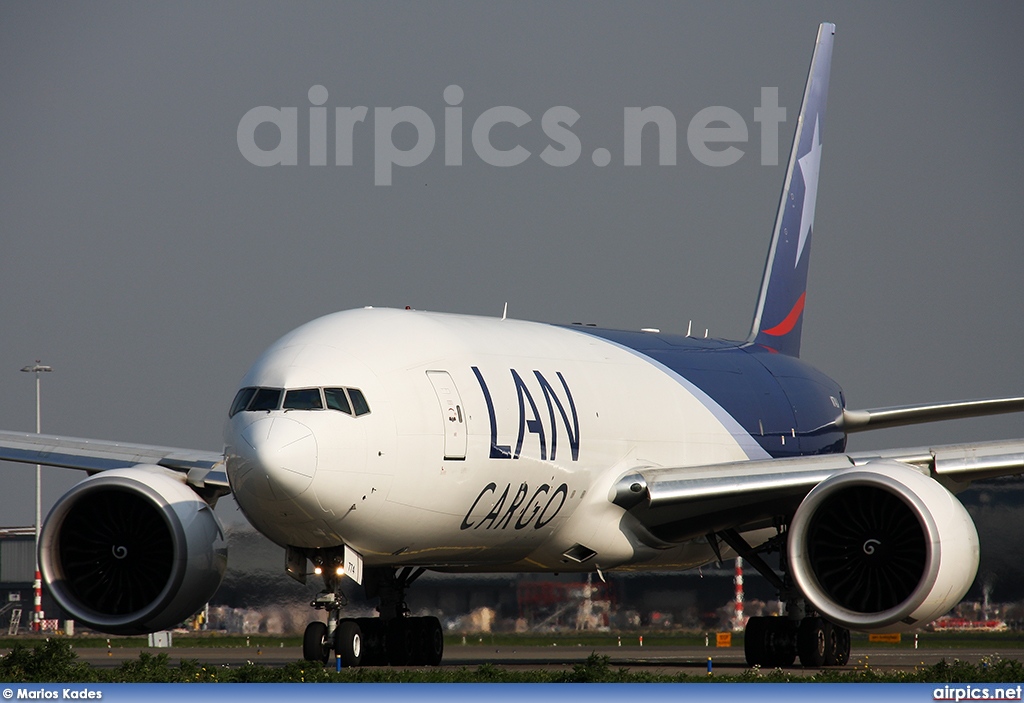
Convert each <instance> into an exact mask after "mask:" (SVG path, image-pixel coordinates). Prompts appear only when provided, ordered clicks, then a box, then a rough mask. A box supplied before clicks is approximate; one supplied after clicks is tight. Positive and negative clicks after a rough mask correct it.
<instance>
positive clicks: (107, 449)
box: [0, 432, 230, 494]
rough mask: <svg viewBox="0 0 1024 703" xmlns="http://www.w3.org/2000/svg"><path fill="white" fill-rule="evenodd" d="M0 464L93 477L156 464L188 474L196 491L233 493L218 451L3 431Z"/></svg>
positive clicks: (0, 433)
mask: <svg viewBox="0 0 1024 703" xmlns="http://www.w3.org/2000/svg"><path fill="white" fill-rule="evenodd" d="M0 461H16V462H20V463H25V464H42V465H44V466H57V467H60V468H65V469H80V470H82V471H87V472H89V473H90V474H94V473H98V472H100V471H109V470H110V469H122V468H126V467H130V466H135V465H137V464H156V465H157V466H162V467H164V468H167V469H171V470H173V471H180V472H183V473H185V474H187V475H188V483H189V485H190V486H193V487H194V488H208V489H213V490H216V491H217V493H218V494H225V493H228V492H230V488H229V486H228V478H227V474H226V473H225V471H224V456H223V455H222V454H221V453H219V452H206V451H198V450H194V449H177V448H174V447H157V446H153V445H149V444H128V443H126V442H110V441H104V440H97V439H80V438H77V437H58V436H56V435H45V434H32V433H28V432H26V433H22V432H0Z"/></svg>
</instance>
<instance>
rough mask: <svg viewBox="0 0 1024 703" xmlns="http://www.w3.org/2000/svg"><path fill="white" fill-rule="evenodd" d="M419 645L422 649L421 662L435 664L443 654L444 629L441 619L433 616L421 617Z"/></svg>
mask: <svg viewBox="0 0 1024 703" xmlns="http://www.w3.org/2000/svg"><path fill="white" fill-rule="evenodd" d="M422 621H423V625H422V628H421V635H422V636H421V638H420V646H421V647H422V650H423V663H424V664H426V665H427V666H437V665H438V664H440V663H441V658H442V657H443V656H444V630H442V629H441V621H440V620H438V619H437V618H435V617H427V618H422Z"/></svg>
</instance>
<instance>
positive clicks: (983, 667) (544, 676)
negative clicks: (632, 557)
mask: <svg viewBox="0 0 1024 703" xmlns="http://www.w3.org/2000/svg"><path fill="white" fill-rule="evenodd" d="M608 662H609V658H608V657H604V656H599V655H596V654H592V655H590V657H588V658H587V660H586V661H585V662H582V663H580V664H576V665H575V666H573V667H572V668H571V669H563V670H560V671H540V670H525V671H524V670H521V669H505V668H503V667H500V666H495V665H493V664H484V665H482V666H479V667H477V668H475V669H470V668H468V667H462V668H459V669H450V668H434V669H431V668H422V669H403V670H396V669H388V668H376V667H367V668H361V669H358V668H357V669H343V670H342V671H341V672H340V673H337V672H335V671H334V670H333V669H331V668H327V667H323V666H319V665H317V664H313V663H310V662H306V661H298V662H293V663H291V664H286V665H285V666H283V667H280V668H274V667H267V666H259V665H256V664H244V665H242V666H236V667H227V666H211V665H203V664H200V663H199V662H197V661H195V660H190V659H183V660H181V661H179V662H178V663H177V664H172V663H171V662H170V659H169V658H168V656H167V655H166V654H157V655H153V654H148V653H142V654H140V655H139V658H138V659H133V660H129V661H126V662H124V663H122V664H121V665H120V666H119V667H117V668H116V669H108V668H94V667H92V666H90V665H88V664H86V663H84V662H80V661H78V658H77V655H76V654H75V652H74V650H73V649H72V648H71V645H70V644H68V642H67V641H65V640H59V639H52V640H47V641H45V642H40V643H39V644H36V645H35V646H33V647H31V648H29V647H27V646H25V645H24V644H18V645H16V646H15V647H14V648H13V649H12V650H11V652H10V653H9V654H8V655H7V656H5V657H3V658H0V681H5V682H33V683H35V682H46V683H71V682H73V683H217V682H230V683H257V682H267V683H299V682H310V683H398V682H417V683H475V682H497V683H591V682H601V683H645V682H657V683H682V682H702V683H706V682H708V681H722V682H734V683H751V682H762V681H763V682H815V681H818V682H832V683H853V682H870V683H897V682H914V683H964V682H977V683H983V682H992V683H1006V682H1014V681H1024V665H1022V664H1021V663H1020V662H1018V661H1016V660H1013V659H999V658H997V657H994V658H991V659H985V660H983V661H982V662H981V663H979V664H970V663H967V662H962V661H959V660H954V661H953V662H952V663H949V662H946V661H945V660H943V661H941V662H939V663H938V664H935V665H932V666H922V667H917V668H916V669H915V670H914V671H907V672H876V671H874V670H872V669H871V668H869V667H864V668H858V669H855V670H853V671H835V670H833V671H821V672H818V673H816V674H813V675H805V674H791V673H787V672H784V671H781V670H774V671H767V670H761V669H759V668H757V667H754V668H753V669H748V670H747V671H744V672H743V673H742V674H738V675H719V674H715V675H714V676H712V677H708V676H703V675H695V674H678V675H675V676H668V675H664V674H652V673H647V672H642V671H638V672H632V671H630V670H629V669H625V668H622V669H613V668H611V667H610V666H609V665H608Z"/></svg>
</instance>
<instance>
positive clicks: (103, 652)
mask: <svg viewBox="0 0 1024 703" xmlns="http://www.w3.org/2000/svg"><path fill="white" fill-rule="evenodd" d="M75 652H76V653H77V654H78V657H79V659H80V660H81V661H84V662H88V663H89V664H92V665H93V666H104V667H113V666H118V665H120V663H121V662H122V661H125V660H131V659H137V658H138V656H139V653H140V652H149V653H150V654H161V653H164V654H167V655H168V657H169V659H170V661H171V662H172V663H176V662H177V661H178V660H180V659H194V660H197V661H199V662H201V663H203V664H207V665H214V666H224V665H227V666H238V665H241V664H245V663H246V662H252V663H254V664H260V665H264V666H282V665H284V664H287V663H290V662H294V661H297V660H299V659H301V658H302V650H301V648H299V647H172V648H169V649H154V648H142V649H138V648H115V649H112V650H110V653H109V655H108V651H107V649H106V648H77V647H76V648H75ZM591 653H596V654H599V655H602V656H607V657H609V658H610V662H609V665H610V666H611V667H613V668H620V667H625V668H628V669H631V670H635V671H650V672H654V673H659V674H668V675H672V674H680V673H686V674H701V675H703V674H704V673H705V672H706V669H707V659H708V657H711V658H712V662H713V667H714V671H716V672H722V673H730V674H738V673H740V672H742V671H744V670H745V669H748V668H749V667H748V666H747V664H746V662H745V661H744V659H743V648H742V647H728V648H724V647H723V648H716V647H709V648H705V647H671V646H670V647H639V646H635V645H634V646H628V647H625V646H624V647H559V646H546V647H488V646H485V645H449V646H448V647H447V648H446V650H445V654H444V661H443V662H442V664H441V666H443V667H456V668H457V667H468V668H471V669H475V668H476V667H478V666H480V665H481V664H486V663H491V664H495V665H499V666H502V667H505V668H513V669H566V668H571V667H572V666H573V665H575V664H579V663H581V662H583V661H584V660H585V659H586V658H587V657H588V656H590V654H591ZM994 656H997V657H999V658H1001V659H1024V649H1006V650H1004V651H1000V650H998V649H993V650H988V651H981V650H979V649H977V648H944V649H930V648H929V649H918V650H914V649H911V648H900V649H882V648H871V649H859V650H858V649H856V648H855V649H854V651H853V653H852V654H851V655H850V662H849V664H847V665H846V666H845V667H840V668H841V669H846V670H852V669H855V668H864V666H865V665H867V666H870V667H871V668H872V669H876V670H883V671H889V670H902V671H913V669H914V667H915V666H921V665H922V664H923V665H933V664H936V663H938V662H939V661H941V660H942V659H945V660H946V661H949V662H951V661H953V660H954V659H959V660H960V661H969V662H979V661H981V660H982V659H983V658H984V657H994ZM332 665H333V661H332ZM790 670H791V671H793V672H794V673H807V674H812V673H814V672H815V671H816V670H814V669H803V668H802V667H800V666H794V667H792V668H791V669H790Z"/></svg>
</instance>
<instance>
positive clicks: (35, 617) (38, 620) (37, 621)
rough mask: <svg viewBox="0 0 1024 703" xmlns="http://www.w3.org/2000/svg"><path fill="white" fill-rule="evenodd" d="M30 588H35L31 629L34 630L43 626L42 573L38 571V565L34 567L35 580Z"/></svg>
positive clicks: (37, 630)
mask: <svg viewBox="0 0 1024 703" xmlns="http://www.w3.org/2000/svg"><path fill="white" fill-rule="evenodd" d="M32 588H34V589H35V612H34V613H32V629H33V630H35V631H36V632H39V630H40V629H41V628H42V626H43V575H42V574H41V573H39V567H38V566H37V567H36V580H35V581H34V582H33V583H32Z"/></svg>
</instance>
